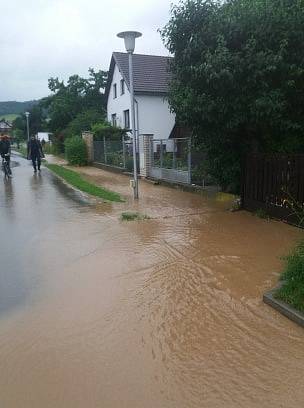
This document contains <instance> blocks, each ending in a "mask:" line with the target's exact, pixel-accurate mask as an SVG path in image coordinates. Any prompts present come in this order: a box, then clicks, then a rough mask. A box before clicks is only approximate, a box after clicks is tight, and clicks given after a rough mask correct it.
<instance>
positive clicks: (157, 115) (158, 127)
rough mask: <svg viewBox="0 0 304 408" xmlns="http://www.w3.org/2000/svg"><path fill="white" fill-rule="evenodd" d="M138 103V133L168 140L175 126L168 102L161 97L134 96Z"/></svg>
mask: <svg viewBox="0 0 304 408" xmlns="http://www.w3.org/2000/svg"><path fill="white" fill-rule="evenodd" d="M135 99H136V101H137V103H138V117H139V133H140V134H153V135H154V138H155V139H168V137H169V136H170V133H171V131H172V129H173V126H174V124H175V115H174V114H173V113H171V112H170V108H169V104H168V101H167V100H166V99H165V98H164V97H163V96H153V95H135Z"/></svg>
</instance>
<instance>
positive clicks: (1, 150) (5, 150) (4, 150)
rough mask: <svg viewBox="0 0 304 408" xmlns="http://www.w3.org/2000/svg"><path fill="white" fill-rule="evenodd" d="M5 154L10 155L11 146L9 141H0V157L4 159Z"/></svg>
mask: <svg viewBox="0 0 304 408" xmlns="http://www.w3.org/2000/svg"><path fill="white" fill-rule="evenodd" d="M6 154H11V144H10V141H9V140H0V155H1V157H4V156H5V155H6Z"/></svg>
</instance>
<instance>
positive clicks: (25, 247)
mask: <svg viewBox="0 0 304 408" xmlns="http://www.w3.org/2000/svg"><path fill="white" fill-rule="evenodd" d="M15 160H16V161H18V162H19V164H20V165H19V166H18V167H15V168H14V169H13V173H14V178H13V179H12V180H10V181H8V182H5V181H3V180H0V181H1V183H0V226H1V238H0V259H1V268H0V370H1V376H0V407H1V408H15V407H16V408H17V407H18V408H19V407H20V408H21V407H22V408H41V407H44V408H53V407H56V408H70V407H71V408H78V407H79V408H80V407H81V408H82V407H86V408H91V407H92V408H95V407H96V408H97V407H102V408H188V407H190V408H192V407H195V408H201V407H203V408H204V407H208V408H209V407H212V408H213V407H225V408H230V407H231V408H232V407H233V408H234V407H246V408H247V407H248V408H251V407H265V408H266V407H267V408H272V407H273V408H275V407H288V408H293V407H294V408H298V407H302V406H303V402H304V387H303V377H304V332H303V329H301V328H299V327H297V326H296V325H295V324H294V323H292V322H290V321H289V320H287V319H286V318H284V317H282V316H281V315H279V314H277V313H276V312H275V311H274V310H272V309H271V308H269V307H268V306H266V305H264V304H263V303H262V301H261V298H262V294H263V292H264V291H265V290H267V289H268V288H270V287H272V286H273V285H274V284H275V283H276V281H277V278H278V274H279V272H280V270H281V267H282V263H281V260H280V256H282V255H284V254H285V253H286V252H288V250H289V249H290V248H291V247H292V245H293V244H294V242H295V241H296V240H297V239H298V238H299V237H300V236H301V233H302V231H300V230H298V229H296V228H293V227H291V226H288V225H284V224H283V223H279V222H274V221H271V222H267V221H265V220H261V219H258V218H256V217H254V216H252V215H250V214H248V213H245V212H238V213H230V212H229V211H227V208H228V207H229V203H227V202H226V201H225V200H222V196H221V195H218V196H215V197H214V198H207V197H202V196H199V195H196V194H191V193H183V192H180V191H178V190H174V189H170V188H165V187H161V186H153V185H150V184H148V183H145V182H142V183H141V186H140V193H141V199H140V201H139V203H133V201H132V198H131V195H130V193H131V192H130V188H129V181H128V178H127V177H126V176H122V175H117V174H112V173H108V172H104V171H99V170H96V169H93V168H87V169H84V170H82V172H83V173H84V174H85V176H86V177H88V178H89V179H91V180H94V181H95V182H97V183H100V184H102V185H104V186H106V187H108V188H112V189H113V190H115V191H118V192H120V193H122V194H123V195H124V197H125V198H126V202H125V203H123V204H111V203H99V204H96V205H92V204H91V205H88V204H87V203H86V202H85V201H83V200H81V197H80V196H79V195H78V194H76V193H74V192H73V191H72V190H71V189H69V188H68V187H66V186H65V185H63V184H62V183H61V182H60V181H59V180H58V179H57V178H55V177H54V176H53V175H52V174H50V173H49V172H48V170H47V169H43V170H42V174H41V175H33V173H32V169H31V167H30V166H29V165H28V163H27V162H26V161H25V160H23V159H21V158H15ZM127 209H132V210H138V211H140V212H142V213H146V214H147V215H149V216H150V217H151V219H150V220H147V221H142V222H131V223H125V222H122V221H120V219H119V216H120V214H121V212H122V211H125V210H127Z"/></svg>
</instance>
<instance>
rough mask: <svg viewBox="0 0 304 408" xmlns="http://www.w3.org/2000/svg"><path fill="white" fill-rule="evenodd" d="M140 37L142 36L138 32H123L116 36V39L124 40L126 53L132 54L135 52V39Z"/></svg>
mask: <svg viewBox="0 0 304 408" xmlns="http://www.w3.org/2000/svg"><path fill="white" fill-rule="evenodd" d="M141 36H142V34H141V33H140V32H138V31H123V32H121V33H119V34H117V37H119V38H123V39H124V41H125V47H126V51H127V52H130V53H133V52H134V50H135V39H136V38H139V37H141Z"/></svg>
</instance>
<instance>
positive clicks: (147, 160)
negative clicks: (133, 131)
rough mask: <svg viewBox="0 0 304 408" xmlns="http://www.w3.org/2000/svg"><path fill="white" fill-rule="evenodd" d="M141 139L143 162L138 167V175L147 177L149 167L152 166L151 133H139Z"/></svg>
mask: <svg viewBox="0 0 304 408" xmlns="http://www.w3.org/2000/svg"><path fill="white" fill-rule="evenodd" d="M141 137H142V139H143V163H142V167H141V169H140V175H141V176H142V177H149V176H150V169H151V166H152V157H151V153H152V140H153V135H151V134H147V135H141Z"/></svg>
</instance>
